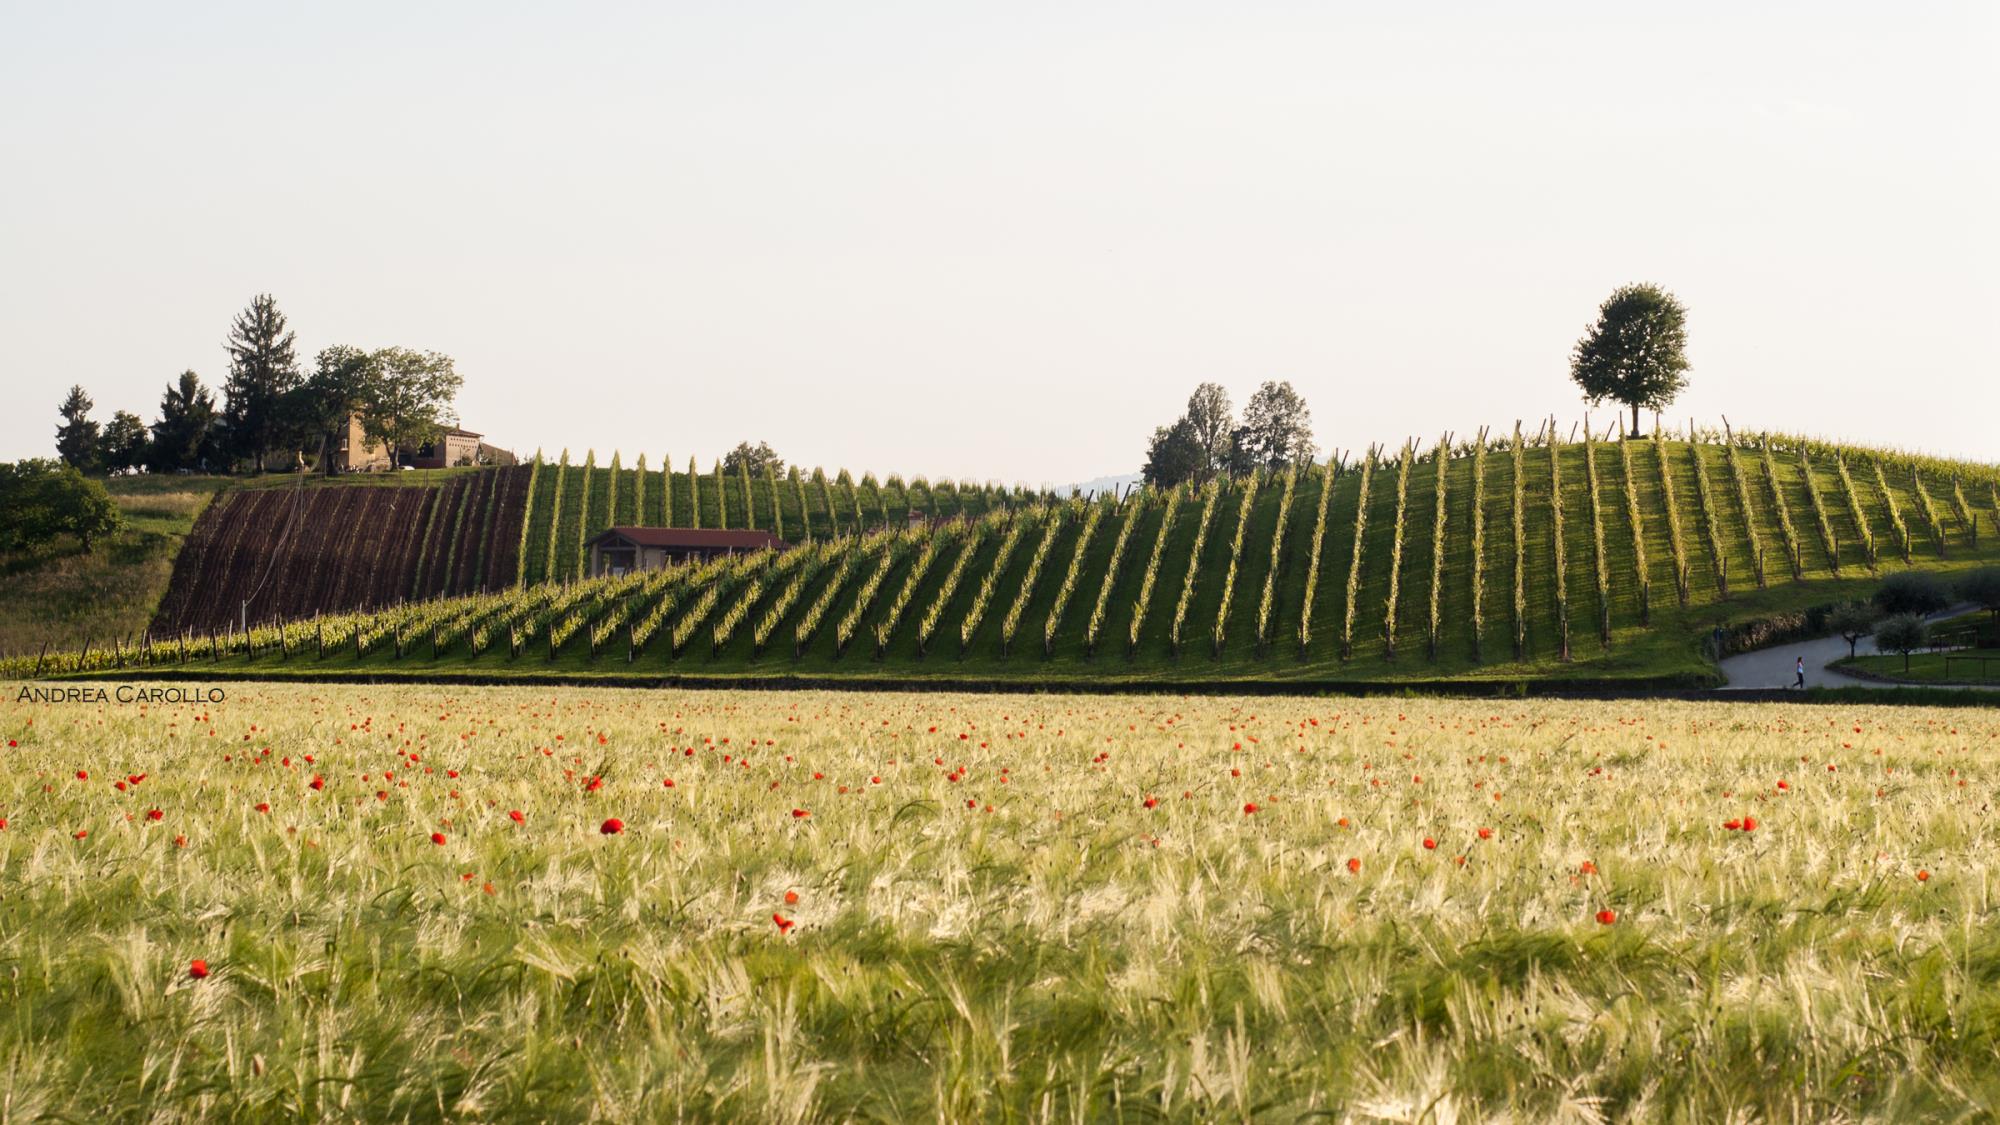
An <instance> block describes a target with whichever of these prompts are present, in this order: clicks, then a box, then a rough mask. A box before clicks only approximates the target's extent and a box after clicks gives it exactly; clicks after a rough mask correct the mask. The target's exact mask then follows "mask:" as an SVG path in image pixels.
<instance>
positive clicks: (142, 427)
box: [103, 410, 152, 473]
mask: <svg viewBox="0 0 2000 1125" xmlns="http://www.w3.org/2000/svg"><path fill="white" fill-rule="evenodd" d="M151 444H152V442H151V440H150V439H148V437H147V436H146V423H144V422H142V421H140V420H139V416H138V415H137V414H134V413H132V412H131V411H129V410H120V411H118V412H117V413H116V414H113V415H112V416H111V423H110V425H107V426H105V427H104V441H103V461H104V467H105V469H106V470H108V471H110V472H114V473H125V472H131V471H133V470H135V469H139V468H142V467H143V466H144V465H145V464H146V457H147V454H148V453H149V450H148V448H147V447H148V446H150V445H151Z"/></svg>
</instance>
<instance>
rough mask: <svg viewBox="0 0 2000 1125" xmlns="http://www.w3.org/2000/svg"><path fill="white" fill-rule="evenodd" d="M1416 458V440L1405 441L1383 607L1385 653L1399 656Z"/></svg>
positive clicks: (1398, 475) (1400, 465)
mask: <svg viewBox="0 0 2000 1125" xmlns="http://www.w3.org/2000/svg"><path fill="white" fill-rule="evenodd" d="M1416 459H1417V450H1416V445H1415V443H1413V442H1411V441H1410V440H1408V439H1407V438H1406V439H1404V441H1403V456H1402V458H1401V460H1400V462H1399V463H1398V465H1397V466H1396V520H1395V523H1394V525H1393V527H1392V528H1391V530H1390V533H1389V596H1388V599H1387V600H1386V601H1385V602H1384V604H1383V607H1382V643H1383V648H1382V656H1383V659H1385V660H1394V659H1396V615H1397V611H1398V610H1399V609H1400V608H1401V607H1402V592H1403V542H1404V535H1403V529H1404V527H1405V525H1406V524H1407V522H1408V516H1409V510H1410V466H1411V464H1412V463H1413V462H1415V461H1416Z"/></svg>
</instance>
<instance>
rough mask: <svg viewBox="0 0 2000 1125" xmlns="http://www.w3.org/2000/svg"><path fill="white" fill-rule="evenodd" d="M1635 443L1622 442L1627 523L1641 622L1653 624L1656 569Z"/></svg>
mask: <svg viewBox="0 0 2000 1125" xmlns="http://www.w3.org/2000/svg"><path fill="white" fill-rule="evenodd" d="M1633 444H1634V442H1632V441H1631V440H1629V439H1628V440H1624V441H1620V442H1619V443H1618V460H1619V469H1620V472H1621V474H1622V476H1623V478H1624V482H1625V522H1626V523H1627V524H1629V525H1631V528H1632V571H1633V573H1634V574H1635V575H1636V576H1637V577H1638V579H1639V624H1641V625H1651V624H1652V623H1653V572H1652V569H1651V568H1650V567H1649V566H1648V565H1647V563H1646V517H1645V513H1644V511H1643V510H1642V509H1641V507H1640V505H1639V477H1638V470H1637V468H1636V467H1635V466H1634V465H1633V463H1632V446H1633Z"/></svg>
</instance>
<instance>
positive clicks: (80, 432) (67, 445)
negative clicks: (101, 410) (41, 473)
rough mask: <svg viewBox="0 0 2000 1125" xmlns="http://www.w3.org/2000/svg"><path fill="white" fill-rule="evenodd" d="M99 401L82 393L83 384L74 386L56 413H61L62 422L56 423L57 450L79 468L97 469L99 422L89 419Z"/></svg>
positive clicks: (85, 469)
mask: <svg viewBox="0 0 2000 1125" xmlns="http://www.w3.org/2000/svg"><path fill="white" fill-rule="evenodd" d="M96 405H97V404H96V403H94V402H92V401H90V396H89V395H87V394H85V393H83V388H82V387H80V386H72V387H71V388H70V389H69V394H68V395H66V396H65V397H64V398H63V401H62V405H61V406H58V407H56V413H58V414H60V415H61V416H62V425H60V426H57V427H56V454H57V455H58V456H60V457H61V458H62V461H63V464H65V465H68V466H70V467H71V468H74V469H76V470H77V471H78V472H84V473H90V472H96V471H97V467H98V448H97V445H98V439H99V434H98V431H97V423H95V422H93V421H91V420H90V411H91V409H92V408H93V407H95V406H96Z"/></svg>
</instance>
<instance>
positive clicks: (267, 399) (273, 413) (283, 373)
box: [222, 293, 299, 472]
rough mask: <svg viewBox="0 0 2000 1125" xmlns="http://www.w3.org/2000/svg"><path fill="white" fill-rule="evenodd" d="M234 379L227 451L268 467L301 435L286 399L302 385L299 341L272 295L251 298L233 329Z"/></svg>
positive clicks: (228, 389) (229, 384) (226, 421)
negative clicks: (277, 453)
mask: <svg viewBox="0 0 2000 1125" xmlns="http://www.w3.org/2000/svg"><path fill="white" fill-rule="evenodd" d="M225 347H227V348H228V350H229V378H228V380H227V381H226V382H224V383H223V386H222V393H223V397H224V400H225V401H224V406H223V411H222V414H223V429H224V440H225V450H224V452H226V453H227V454H228V455H229V457H230V458H231V459H232V460H242V461H249V462H251V464H252V471H253V472H255V471H259V470H262V469H263V468H264V465H265V462H266V461H268V460H269V459H270V456H271V452H272V451H273V450H275V449H278V448H281V447H283V446H285V445H287V444H290V443H291V441H292V439H293V438H294V437H295V436H296V434H295V431H294V429H293V427H292V425H291V422H292V420H291V419H290V418H288V417H287V416H286V410H285V407H286V399H287V396H289V395H290V394H291V393H292V392H293V391H294V390H296V389H297V388H298V385H299V364H298V355H297V352H296V337H295V335H294V333H293V332H292V330H291V329H290V328H289V327H287V326H286V323H285V314H284V313H282V312H279V311H278V302H277V301H276V300H275V299H274V298H272V296H271V295H270V294H269V293H260V294H258V295H257V296H255V297H253V298H251V300H250V305H249V307H248V308H245V309H244V310H243V311H242V312H240V313H238V314H236V320H235V321H234V322H233V323H232V324H231V325H230V326H229V339H228V341H227V343H226V344H225Z"/></svg>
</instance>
